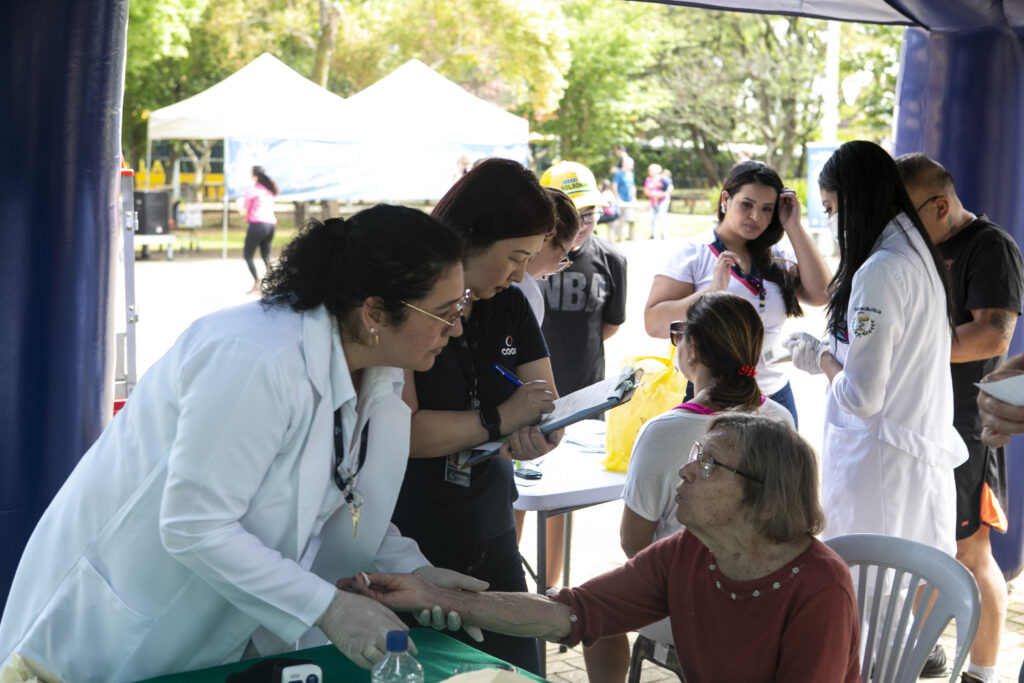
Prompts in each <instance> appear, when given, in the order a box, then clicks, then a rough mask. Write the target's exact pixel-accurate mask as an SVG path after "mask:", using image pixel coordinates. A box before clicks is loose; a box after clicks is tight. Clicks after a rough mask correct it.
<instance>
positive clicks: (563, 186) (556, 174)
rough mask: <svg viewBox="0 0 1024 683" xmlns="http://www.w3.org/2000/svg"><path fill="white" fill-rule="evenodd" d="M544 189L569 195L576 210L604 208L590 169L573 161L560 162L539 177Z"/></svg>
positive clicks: (605, 203)
mask: <svg viewBox="0 0 1024 683" xmlns="http://www.w3.org/2000/svg"><path fill="white" fill-rule="evenodd" d="M540 184H541V185H543V186H544V187H554V188H556V189H559V190H561V191H562V192H564V193H566V194H567V195H569V198H570V199H571V200H572V203H573V204H575V205H576V208H577V209H582V208H583V207H585V206H606V205H607V202H605V200H604V198H603V197H601V192H600V190H598V189H597V181H596V180H595V179H594V174H593V173H591V172H590V169H589V168H587V167H586V166H584V165H583V164H578V163H576V162H575V161H560V162H558V163H557V164H555V165H554V166H552V167H551V168H549V169H548V170H546V171H544V175H542V176H541V177H540Z"/></svg>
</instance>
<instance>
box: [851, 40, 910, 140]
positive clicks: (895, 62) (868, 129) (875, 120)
mask: <svg viewBox="0 0 1024 683" xmlns="http://www.w3.org/2000/svg"><path fill="white" fill-rule="evenodd" d="M902 34H903V28H902V27H900V26H878V25H874V24H843V33H842V42H841V44H842V49H841V51H840V58H839V78H840V89H841V93H840V103H839V119H840V123H839V139H840V140H842V141H847V140H871V141H873V142H884V141H886V140H888V139H889V137H890V136H891V135H892V117H893V110H894V108H895V103H896V80H897V75H898V74H899V53H900V40H901V37H902Z"/></svg>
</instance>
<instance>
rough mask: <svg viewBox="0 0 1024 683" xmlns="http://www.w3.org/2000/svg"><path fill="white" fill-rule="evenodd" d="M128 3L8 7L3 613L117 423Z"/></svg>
mask: <svg viewBox="0 0 1024 683" xmlns="http://www.w3.org/2000/svg"><path fill="white" fill-rule="evenodd" d="M127 13H128V5H127V0H116V1H113V2H112V1H111V0H80V1H72V0H33V2H5V3H0V102H3V103H4V104H3V107H0V136H2V137H0V158H2V161H0V235H2V242H0V245H2V246H0V291H2V292H3V296H2V297H0V321H2V322H0V539H2V543H0V609H2V606H3V602H4V601H6V597H7V591H8V589H9V586H10V581H11V579H12V578H13V576H14V570H15V568H16V567H17V563H18V558H19V557H20V554H21V548H22V546H23V545H24V543H25V541H27V540H28V536H29V534H30V533H31V531H32V529H33V527H34V526H35V524H36V521H37V520H38V518H39V516H40V515H41V514H42V512H43V510H44V509H45V507H46V505H47V504H48V503H49V501H50V499H51V498H52V497H53V495H54V494H55V493H56V492H57V490H58V488H60V486H61V484H62V483H63V482H64V480H65V479H66V478H67V476H68V474H69V473H70V472H71V470H72V468H73V467H74V466H75V463H76V462H77V461H78V459H79V458H80V457H81V455H82V453H84V452H85V450H86V449H87V448H88V446H89V444H91V443H92V441H93V440H95V438H96V437H97V436H98V435H99V432H100V429H101V428H102V426H103V424H105V422H106V420H107V416H108V415H109V414H110V411H111V408H112V404H111V397H110V396H108V395H106V394H107V392H108V391H109V390H108V389H107V387H108V386H109V382H108V381H107V377H106V375H107V372H108V367H107V352H108V348H107V326H108V313H109V311H108V308H109V306H108V300H109V281H110V270H111V267H112V263H113V254H112V252H111V244H112V238H113V234H112V230H113V226H114V225H115V220H114V215H115V213H114V212H115V207H116V204H115V202H116V199H117V182H118V179H119V168H120V146H121V145H120V137H121V101H122V98H123V78H124V76H123V74H124V58H125V57H124V53H125V36H126V33H125V31H126V26H127Z"/></svg>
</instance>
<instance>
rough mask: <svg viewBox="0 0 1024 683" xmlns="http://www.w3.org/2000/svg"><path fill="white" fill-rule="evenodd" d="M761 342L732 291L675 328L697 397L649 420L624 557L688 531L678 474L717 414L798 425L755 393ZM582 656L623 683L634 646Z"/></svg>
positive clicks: (627, 509) (667, 638) (617, 645)
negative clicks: (680, 511) (680, 509)
mask: <svg viewBox="0 0 1024 683" xmlns="http://www.w3.org/2000/svg"><path fill="white" fill-rule="evenodd" d="M763 337H764V327H763V325H762V324H761V319H760V318H759V317H758V315H757V311H756V310H755V309H754V307H753V306H752V305H751V304H750V302H748V301H747V300H745V299H744V298H743V297H740V296H738V295H736V294H732V293H731V292H708V293H707V294H702V295H700V296H699V297H697V299H696V300H695V301H694V302H693V305H691V306H690V307H689V309H687V311H686V321H685V322H682V321H676V322H673V323H672V324H671V326H670V328H669V338H670V339H671V341H672V345H673V346H674V347H675V349H676V359H675V361H676V367H678V368H679V369H680V370H681V371H682V373H683V375H684V376H685V377H686V378H687V379H688V380H689V381H690V382H691V383H693V386H694V397H693V398H692V399H690V400H689V401H686V402H683V403H681V404H680V405H678V406H676V407H675V408H673V409H672V410H670V411H668V412H667V413H663V414H661V415H659V416H657V417H655V418H654V419H652V420H650V421H648V422H646V423H645V424H644V426H643V427H642V428H641V429H640V433H639V434H638V435H637V439H636V443H635V444H634V446H633V453H632V455H631V456H630V459H629V470H628V472H627V473H626V486H625V488H624V489H623V492H622V500H623V502H624V503H625V506H624V507H623V509H622V523H621V526H620V528H619V538H620V542H621V544H622V550H623V551H624V552H625V553H626V556H627V557H633V556H635V555H636V554H637V553H638V552H640V551H641V550H643V549H644V548H646V547H647V546H649V545H650V544H651V543H654V542H655V541H657V540H659V539H661V538H665V537H666V536H670V535H671V534H673V533H675V532H677V531H679V530H681V529H682V528H683V525H682V524H681V523H680V522H679V520H678V519H676V509H677V505H676V501H675V493H676V492H675V484H676V479H675V477H674V476H673V475H674V474H675V473H676V472H677V471H678V470H679V468H680V467H681V466H682V465H684V464H685V462H686V453H688V452H689V450H690V445H691V444H693V443H694V442H696V441H699V440H700V439H702V438H704V431H705V430H706V429H707V426H708V423H710V422H711V421H712V420H713V419H715V415H717V414H719V413H722V412H725V411H743V412H749V413H754V414H757V415H761V416H763V417H767V418H771V419H774V420H777V421H779V422H781V423H783V424H785V425H787V426H789V427H792V426H793V418H792V416H791V415H790V414H789V412H788V411H787V410H786V409H785V408H784V407H782V406H781V405H779V404H778V403H776V402H775V401H772V400H771V399H768V398H766V397H765V396H763V395H762V394H761V390H760V388H759V387H758V382H757V378H756V376H757V370H756V367H755V366H756V365H757V359H758V356H759V355H760V353H761V342H762V339H763ZM640 632H641V633H642V634H643V635H645V636H646V637H648V638H650V639H651V640H654V641H656V642H661V643H671V642H672V630H671V624H670V623H669V621H668V620H667V619H664V620H662V621H659V622H657V623H656V624H652V625H650V626H647V627H645V628H642V629H640ZM583 658H584V661H585V662H586V664H587V675H588V677H589V678H590V681H591V683H604V682H606V681H607V682H611V681H615V682H617V683H622V681H624V680H625V679H626V672H627V669H628V667H629V642H628V641H627V639H626V636H625V635H622V636H613V637H610V638H602V639H600V640H598V641H596V642H595V643H594V644H593V645H592V646H590V647H584V648H583Z"/></svg>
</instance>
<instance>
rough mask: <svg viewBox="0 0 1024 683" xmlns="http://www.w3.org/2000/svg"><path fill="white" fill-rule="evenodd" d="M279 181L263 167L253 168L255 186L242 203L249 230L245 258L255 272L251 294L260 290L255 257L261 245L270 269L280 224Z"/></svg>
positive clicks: (266, 265) (247, 191)
mask: <svg viewBox="0 0 1024 683" xmlns="http://www.w3.org/2000/svg"><path fill="white" fill-rule="evenodd" d="M277 192H278V189H277V183H275V182H274V181H273V180H272V179H271V177H270V176H268V175H267V172H266V171H265V170H264V169H263V167H262V166H253V167H252V185H250V186H249V187H247V188H245V194H244V195H242V199H241V201H240V202H239V203H240V207H239V210H240V211H241V213H242V215H244V216H245V220H246V221H248V223H249V227H248V228H246V231H245V245H244V246H243V247H242V257H243V258H244V259H245V265H247V266H249V272H250V273H251V274H252V289H250V290H249V292H248V293H249V294H255V293H257V292H259V291H260V277H259V275H258V274H257V273H256V263H255V262H254V261H253V257H254V256H255V255H256V248H257V247H259V250H260V257H261V258H262V259H263V265H264V266H265V267H266V270H267V271H269V270H270V248H271V246H273V244H274V230H275V229H276V227H277V216H275V215H274V196H275V195H276V194H277Z"/></svg>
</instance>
